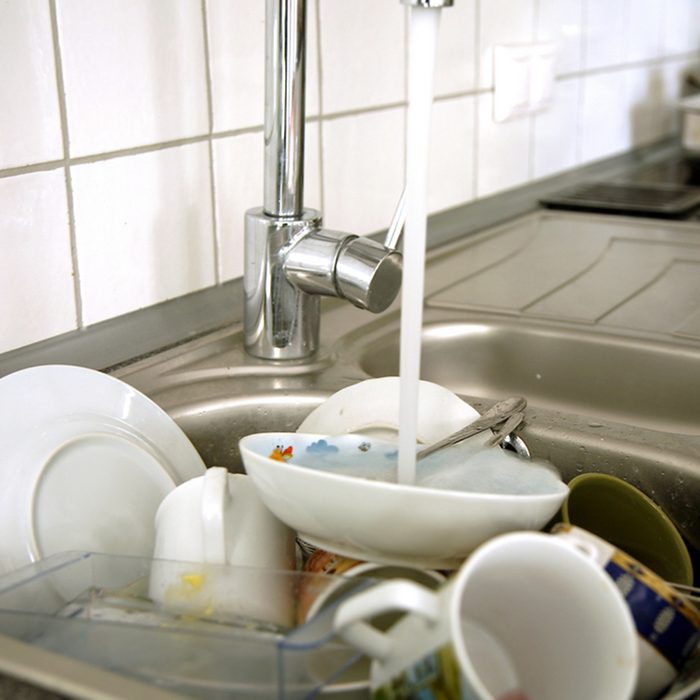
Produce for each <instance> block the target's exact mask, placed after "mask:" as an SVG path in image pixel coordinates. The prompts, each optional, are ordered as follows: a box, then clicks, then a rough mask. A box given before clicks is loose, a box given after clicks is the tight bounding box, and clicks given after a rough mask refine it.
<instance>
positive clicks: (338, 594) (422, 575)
mask: <svg viewBox="0 0 700 700" xmlns="http://www.w3.org/2000/svg"><path fill="white" fill-rule="evenodd" d="M303 571H304V573H305V574H324V576H319V577H316V576H304V577H303V578H302V579H301V582H300V584H299V592H298V597H297V622H299V623H300V624H301V623H304V622H307V621H308V620H310V619H311V618H312V617H314V616H315V615H317V614H318V613H319V612H321V610H323V609H324V608H326V607H328V606H329V605H331V604H332V603H335V602H336V601H338V600H339V599H340V598H344V597H345V596H347V595H349V594H350V592H352V590H353V589H355V588H360V587H362V579H370V580H377V579H382V580H384V579H397V578H401V579H408V580H410V581H415V582H416V583H419V584H421V585H423V586H427V587H428V588H430V589H431V590H434V589H436V588H438V586H440V584H442V583H444V582H445V576H444V575H443V574H441V573H440V572H439V571H434V570H432V569H417V568H413V567H408V566H400V565H395V564H378V563H376V562H370V561H361V560H359V559H351V558H350V557H345V556H343V555H342V554H335V553H333V552H326V551H324V550H322V549H317V550H316V551H315V552H314V553H313V554H312V555H311V556H310V557H309V558H308V559H307V561H306V563H305V564H304V569H303ZM396 619H397V616H395V615H392V616H390V617H389V618H388V619H387V626H388V625H389V623H390V622H391V623H393V622H395V621H396Z"/></svg>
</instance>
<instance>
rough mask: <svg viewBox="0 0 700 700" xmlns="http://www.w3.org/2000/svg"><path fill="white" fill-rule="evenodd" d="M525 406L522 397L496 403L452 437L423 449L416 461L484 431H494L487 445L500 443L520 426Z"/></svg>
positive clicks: (525, 403) (513, 397) (417, 455)
mask: <svg viewBox="0 0 700 700" xmlns="http://www.w3.org/2000/svg"><path fill="white" fill-rule="evenodd" d="M525 406H527V401H526V400H525V399H524V398H523V397H522V396H512V397H510V398H507V399H503V400H502V401H498V402H497V403H495V404H494V405H493V406H492V407H491V408H490V409H489V410H488V411H486V413H484V414H483V415H482V416H481V417H480V418H477V419H476V420H475V421H474V422H473V423H470V424H469V425H467V426H465V427H464V428H460V429H459V430H457V431H456V432H454V433H452V435H448V436H447V437H446V438H443V439H442V440H439V441H438V442H435V443H433V444H432V445H428V447H424V448H423V449H422V450H420V452H418V453H417V454H416V461H417V460H419V459H423V458H424V457H427V456H428V455H431V454H433V453H434V452H437V450H441V449H442V448H443V447H449V446H451V445H456V444H457V443H459V442H462V441H463V440H466V439H467V438H470V437H472V436H473V435H477V434H478V433H482V432H484V431H485V430H492V429H493V430H496V433H495V435H494V436H493V437H491V438H489V440H488V442H487V444H488V445H495V444H496V443H498V442H501V441H502V440H503V439H504V438H505V437H506V436H507V435H509V434H510V433H512V432H513V430H515V428H517V427H518V426H519V425H520V423H521V422H522V420H523V418H524V414H523V410H524V409H525Z"/></svg>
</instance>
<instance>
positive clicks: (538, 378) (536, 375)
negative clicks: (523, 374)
mask: <svg viewBox="0 0 700 700" xmlns="http://www.w3.org/2000/svg"><path fill="white" fill-rule="evenodd" d="M535 379H537V380H540V379H542V375H541V374H540V373H539V372H537V374H535Z"/></svg>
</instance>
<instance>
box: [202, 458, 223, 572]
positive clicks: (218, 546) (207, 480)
mask: <svg viewBox="0 0 700 700" xmlns="http://www.w3.org/2000/svg"><path fill="white" fill-rule="evenodd" d="M227 500H228V470H227V469H225V468H224V467H209V469H207V471H206V472H205V474H204V483H203V485H202V503H201V505H202V537H203V542H202V549H203V552H204V561H205V562H207V563H209V564H225V563H226V533H225V531H224V511H225V509H226V501H227Z"/></svg>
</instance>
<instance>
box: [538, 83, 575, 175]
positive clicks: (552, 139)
mask: <svg viewBox="0 0 700 700" xmlns="http://www.w3.org/2000/svg"><path fill="white" fill-rule="evenodd" d="M579 91H580V83H579V81H578V80H577V79H573V78H570V79H568V80H561V81H560V82H558V83H557V84H556V88H555V92H554V100H553V103H552V106H551V107H550V109H548V110H547V111H545V112H542V113H540V114H538V115H537V116H536V117H535V120H534V121H535V124H534V128H535V132H534V139H533V151H534V152H533V154H532V156H533V158H532V167H533V175H534V176H535V177H536V178H540V177H546V176H547V175H553V174H555V173H558V172H561V171H562V170H567V169H569V168H573V167H574V166H575V165H576V162H577V160H576V159H577V155H578V154H577V143H578V141H577V138H576V135H577V133H578V114H579Z"/></svg>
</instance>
